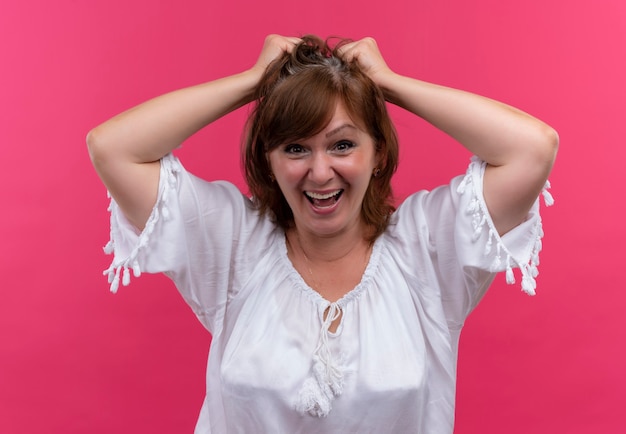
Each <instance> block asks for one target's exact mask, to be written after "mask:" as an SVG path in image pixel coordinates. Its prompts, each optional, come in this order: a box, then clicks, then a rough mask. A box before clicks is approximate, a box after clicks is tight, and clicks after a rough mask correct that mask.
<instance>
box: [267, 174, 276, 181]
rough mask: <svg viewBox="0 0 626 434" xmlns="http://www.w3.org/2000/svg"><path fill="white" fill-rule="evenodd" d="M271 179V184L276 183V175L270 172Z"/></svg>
mask: <svg viewBox="0 0 626 434" xmlns="http://www.w3.org/2000/svg"><path fill="white" fill-rule="evenodd" d="M269 178H270V181H271V182H276V177H275V176H274V173H272V172H270V174H269Z"/></svg>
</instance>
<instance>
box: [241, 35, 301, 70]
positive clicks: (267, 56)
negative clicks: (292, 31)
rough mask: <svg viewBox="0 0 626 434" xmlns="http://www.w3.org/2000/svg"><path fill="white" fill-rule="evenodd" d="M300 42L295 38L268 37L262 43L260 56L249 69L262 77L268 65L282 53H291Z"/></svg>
mask: <svg viewBox="0 0 626 434" xmlns="http://www.w3.org/2000/svg"><path fill="white" fill-rule="evenodd" d="M300 41H301V39H300V38H296V37H289V36H280V35H268V36H267V37H266V38H265V42H264V43H263V48H262V49H261V54H259V58H258V59H257V61H256V63H255V64H254V66H253V67H252V68H251V69H252V70H254V71H256V72H257V73H258V74H259V75H262V74H263V73H264V72H265V70H266V69H267V67H268V65H269V64H270V63H272V62H273V61H274V60H276V59H278V58H279V57H281V56H282V55H283V53H291V51H292V50H293V48H294V47H295V46H296V45H297V44H298V43H300Z"/></svg>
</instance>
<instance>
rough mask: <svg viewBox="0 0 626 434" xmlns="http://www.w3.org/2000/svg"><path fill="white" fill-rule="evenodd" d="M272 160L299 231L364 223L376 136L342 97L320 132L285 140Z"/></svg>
mask: <svg viewBox="0 0 626 434" xmlns="http://www.w3.org/2000/svg"><path fill="white" fill-rule="evenodd" d="M269 161H270V166H271V169H272V172H273V174H274V177H275V178H276V182H277V183H278V186H279V187H280V189H281V191H282V193H283V195H284V196H285V199H286V200H287V203H288V204H289V206H290V207H291V210H292V212H293V216H294V221H295V224H296V226H297V228H298V230H303V231H307V232H310V233H311V234H313V235H317V236H333V235H338V234H341V233H343V232H345V231H347V230H350V229H354V228H355V227H357V226H359V225H360V224H361V204H362V202H363V197H364V196H365V192H366V190H367V187H368V185H369V182H370V179H371V177H372V172H373V170H374V168H375V167H376V164H377V162H376V151H375V145H374V140H373V139H372V137H371V136H370V135H369V134H368V133H367V132H366V131H365V129H364V127H363V126H361V125H360V122H355V120H353V119H352V118H351V117H350V116H349V115H348V113H347V112H346V110H345V107H344V105H343V104H342V103H341V102H338V104H337V106H336V108H335V113H334V115H333V117H332V119H331V120H330V122H329V123H328V125H327V126H326V127H325V128H324V129H323V130H322V131H321V132H319V133H318V134H316V135H314V136H312V137H309V138H306V139H301V140H297V141H295V142H293V143H284V144H281V145H280V146H278V147H276V148H275V149H273V150H272V151H271V152H270V153H269Z"/></svg>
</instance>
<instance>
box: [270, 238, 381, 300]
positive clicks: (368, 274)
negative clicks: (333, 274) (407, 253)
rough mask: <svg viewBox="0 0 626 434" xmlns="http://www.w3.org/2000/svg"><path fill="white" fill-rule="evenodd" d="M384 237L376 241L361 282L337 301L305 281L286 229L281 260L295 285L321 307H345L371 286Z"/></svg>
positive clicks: (280, 250) (281, 246)
mask: <svg viewBox="0 0 626 434" xmlns="http://www.w3.org/2000/svg"><path fill="white" fill-rule="evenodd" d="M383 238H384V237H383V236H379V237H378V238H377V239H376V241H374V245H373V246H372V252H371V254H370V256H369V260H368V262H367V266H366V267H365V270H364V271H363V274H362V276H361V280H360V281H359V283H358V284H357V285H356V286H355V287H354V288H352V289H351V290H350V291H348V292H347V293H345V294H344V295H343V296H342V297H341V298H339V299H338V300H337V301H335V302H331V301H329V300H327V299H326V298H324V297H323V296H322V295H321V294H320V293H319V292H317V291H316V290H315V289H313V288H311V286H309V285H308V284H307V283H306V282H305V281H304V278H303V277H302V275H301V274H300V273H299V272H298V270H296V267H295V266H294V264H293V262H291V259H290V258H289V255H288V252H287V234H286V233H285V232H284V231H283V232H282V240H280V239H279V253H280V258H281V260H282V261H283V262H284V265H285V267H286V268H287V270H288V275H289V277H290V279H291V280H292V281H293V282H294V283H295V286H296V287H297V288H298V289H299V290H300V291H302V292H303V293H304V294H305V295H307V296H308V297H309V299H310V300H311V301H313V302H314V303H315V304H317V305H319V306H320V307H321V308H326V307H328V306H330V305H331V304H335V305H337V306H338V307H340V308H343V307H345V306H346V305H347V304H349V303H350V302H351V301H353V300H356V299H357V298H358V297H359V296H360V295H361V294H362V293H363V292H364V291H365V290H366V289H367V288H369V286H370V281H371V280H372V277H373V276H374V273H375V272H376V269H377V268H378V264H379V262H380V251H381V249H382V245H383Z"/></svg>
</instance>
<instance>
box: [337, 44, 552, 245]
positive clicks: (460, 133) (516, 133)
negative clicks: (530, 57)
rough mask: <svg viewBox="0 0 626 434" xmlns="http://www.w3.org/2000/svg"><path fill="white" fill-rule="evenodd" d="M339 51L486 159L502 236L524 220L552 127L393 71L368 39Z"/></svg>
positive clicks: (488, 192) (546, 167) (539, 182)
mask: <svg viewBox="0 0 626 434" xmlns="http://www.w3.org/2000/svg"><path fill="white" fill-rule="evenodd" d="M343 50H344V55H345V56H346V57H347V58H348V59H355V60H356V61H357V62H358V63H359V65H360V66H361V67H362V68H364V70H365V71H366V72H367V73H368V75H369V76H370V77H371V78H372V80H374V82H376V83H377V84H378V85H379V86H380V87H381V89H382V90H383V92H384V94H385V97H386V99H387V100H388V101H389V102H391V103H393V104H396V105H398V106H400V107H402V108H404V109H406V110H409V111H410V112H412V113H415V114H416V115H418V116H419V117H421V118H423V119H424V120H426V121H428V122H429V123H431V124H432V125H434V126H435V127H437V128H439V129H440V130H442V131H444V132H445V133H447V134H449V135H450V136H452V137H453V138H455V139H456V140H457V141H459V142H460V143H461V144H462V145H463V146H465V147H466V148H467V149H469V150H470V152H472V153H473V154H475V155H477V156H478V157H480V158H481V159H482V160H484V161H485V162H487V164H488V166H487V170H486V172H485V179H484V186H483V189H484V196H485V201H486V203H487V206H488V208H489V212H490V214H491V216H492V218H493V221H494V224H495V225H496V228H497V229H498V232H499V233H500V234H504V233H506V232H508V231H509V230H511V229H512V228H513V227H515V226H517V225H518V224H519V223H521V222H522V221H523V219H524V218H525V217H526V215H527V213H528V211H529V209H530V207H531V206H532V204H533V203H534V201H535V200H536V198H537V196H538V195H539V193H540V192H541V190H542V188H543V186H544V185H545V182H546V180H547V178H548V174H549V173H550V170H551V169H552V165H553V163H554V159H555V157H556V151H557V148H558V135H557V133H556V131H554V130H553V129H552V128H551V127H549V126H548V125H546V124H545V123H543V122H542V121H540V120H538V119H536V118H534V117H532V116H530V115H528V114H526V113H524V112H522V111H520V110H518V109H516V108H513V107H510V106H508V105H506V104H503V103H500V102H497V101H494V100H491V99H488V98H484V97H481V96H478V95H475V94H472V93H469V92H464V91H461V90H456V89H452V88H448V87H444V86H439V85H436V84H432V83H427V82H424V81H420V80H416V79H413V78H409V77H405V76H401V75H399V74H396V73H394V72H393V71H392V70H391V69H390V68H389V67H388V66H387V65H386V63H385V61H384V59H383V58H382V56H381V54H380V51H379V50H378V48H377V46H376V42H375V41H374V40H373V39H371V38H365V39H363V40H360V41H356V42H353V43H351V44H349V45H346V46H345V47H344V48H343Z"/></svg>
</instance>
